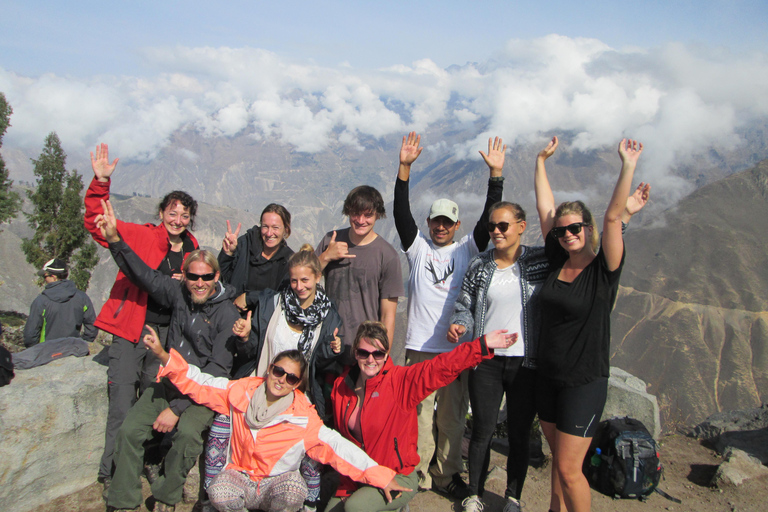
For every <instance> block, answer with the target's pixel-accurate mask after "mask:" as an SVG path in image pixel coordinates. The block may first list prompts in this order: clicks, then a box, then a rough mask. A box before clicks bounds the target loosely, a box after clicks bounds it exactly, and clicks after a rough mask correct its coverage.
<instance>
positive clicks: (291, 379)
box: [269, 364, 301, 386]
mask: <svg viewBox="0 0 768 512" xmlns="http://www.w3.org/2000/svg"><path fill="white" fill-rule="evenodd" d="M269 372H270V373H271V374H272V376H273V377H274V378H276V379H279V378H280V377H282V376H283V375H285V382H287V383H288V384H289V385H290V386H295V385H296V384H298V383H299V382H301V377H297V376H295V375H294V374H292V373H288V372H287V371H285V370H284V369H283V368H282V366H277V365H274V364H271V365H269Z"/></svg>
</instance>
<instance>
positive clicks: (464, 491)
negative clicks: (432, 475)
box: [432, 473, 469, 500]
mask: <svg viewBox="0 0 768 512" xmlns="http://www.w3.org/2000/svg"><path fill="white" fill-rule="evenodd" d="M432 490H433V491H436V492H439V493H440V494H445V495H446V496H449V497H451V498H454V499H457V500H463V499H464V498H466V497H467V496H469V487H468V486H467V484H466V483H464V480H462V478H461V475H459V474H458V473H454V474H453V476H452V477H451V481H450V482H448V485H445V486H440V485H437V484H435V483H434V482H432Z"/></svg>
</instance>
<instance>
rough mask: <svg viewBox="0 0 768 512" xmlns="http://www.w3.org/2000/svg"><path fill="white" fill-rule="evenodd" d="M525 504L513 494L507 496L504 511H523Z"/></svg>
mask: <svg viewBox="0 0 768 512" xmlns="http://www.w3.org/2000/svg"><path fill="white" fill-rule="evenodd" d="M522 510H523V505H522V503H520V502H519V501H518V500H516V499H515V498H513V497H512V496H509V497H507V503H506V505H504V512H522Z"/></svg>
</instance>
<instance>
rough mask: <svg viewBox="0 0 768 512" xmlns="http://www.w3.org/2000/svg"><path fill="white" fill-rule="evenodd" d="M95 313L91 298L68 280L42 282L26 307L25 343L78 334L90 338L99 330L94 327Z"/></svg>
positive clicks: (94, 337) (87, 339)
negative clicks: (38, 291)
mask: <svg viewBox="0 0 768 512" xmlns="http://www.w3.org/2000/svg"><path fill="white" fill-rule="evenodd" d="M95 320H96V312H95V311H94V310H93V304H92V303H91V299H89V298H88V295H86V294H85V293H84V292H81V291H80V290H78V289H77V287H76V286H75V283H73V282H72V281H70V280H68V279H62V280H60V281H54V282H52V283H48V284H46V285H45V289H44V290H43V293H41V294H40V295H38V296H37V298H35V300H34V301H33V302H32V306H31V307H30V308H29V318H28V319H27V325H25V326H24V345H25V346H27V347H31V346H32V345H36V344H37V343H42V342H44V341H45V340H52V339H55V338H70V337H81V336H80V329H81V327H82V329H83V334H82V338H83V339H84V340H85V341H93V340H94V339H96V334H98V332H99V330H98V329H97V328H96V327H94V325H93V322H94V321H95Z"/></svg>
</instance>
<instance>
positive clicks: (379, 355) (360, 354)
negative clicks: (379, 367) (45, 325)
mask: <svg viewBox="0 0 768 512" xmlns="http://www.w3.org/2000/svg"><path fill="white" fill-rule="evenodd" d="M368 356H373V359H374V360H376V361H381V360H382V359H384V358H385V357H387V353H386V352H384V351H382V350H374V351H373V352H368V351H367V350H363V349H362V348H359V349H357V350H355V357H356V358H358V359H362V360H363V361H365V360H367V359H368Z"/></svg>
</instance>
